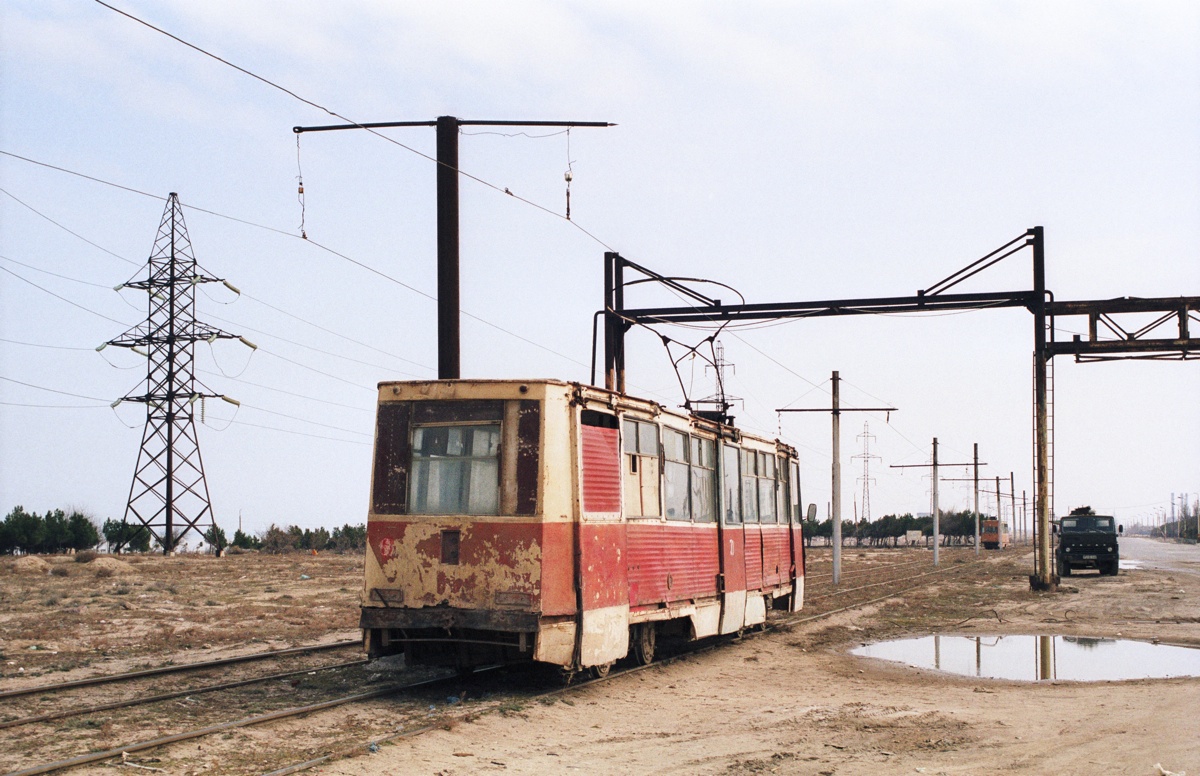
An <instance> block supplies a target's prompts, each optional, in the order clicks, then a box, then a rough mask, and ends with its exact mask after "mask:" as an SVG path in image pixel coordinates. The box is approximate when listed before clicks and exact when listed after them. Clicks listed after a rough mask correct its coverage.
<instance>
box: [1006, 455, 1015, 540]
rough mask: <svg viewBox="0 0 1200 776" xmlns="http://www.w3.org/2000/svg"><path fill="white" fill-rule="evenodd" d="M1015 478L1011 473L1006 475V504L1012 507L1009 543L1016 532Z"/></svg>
mask: <svg viewBox="0 0 1200 776" xmlns="http://www.w3.org/2000/svg"><path fill="white" fill-rule="evenodd" d="M1016 483H1017V478H1016V475H1015V474H1014V473H1013V472H1009V473H1008V503H1009V506H1011V507H1012V512H1011V514H1012V525H1011V526H1009V541H1012V534H1013V533H1016V531H1017V484H1016Z"/></svg>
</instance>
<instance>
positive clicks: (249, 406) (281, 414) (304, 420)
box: [242, 402, 373, 437]
mask: <svg viewBox="0 0 1200 776" xmlns="http://www.w3.org/2000/svg"><path fill="white" fill-rule="evenodd" d="M242 406H243V407H245V408H247V409H251V410H256V411H258V412H265V413H267V414H268V415H277V416H278V417H281V418H288V419H289V420H296V421H299V422H301V423H309V424H311V425H314V426H321V427H322V428H329V429H333V430H334V431H344V432H346V433H347V434H355V435H356V436H364V437H371V436H373V435H372V434H367V433H364V432H362V431H354V430H353V429H349V428H342V427H341V426H333V425H330V424H328V423H321V422H319V421H316V420H308V419H307V418H301V417H297V416H296V415H288V414H287V413H285V412H276V411H275V410H268V409H264V408H262V407H255V406H254V405H253V404H246V403H245V402H242Z"/></svg>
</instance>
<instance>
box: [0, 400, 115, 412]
mask: <svg viewBox="0 0 1200 776" xmlns="http://www.w3.org/2000/svg"><path fill="white" fill-rule="evenodd" d="M0 405H4V406H5V407H33V408H37V409H52V410H102V409H104V405H103V404H22V403H20V402H15V401H0Z"/></svg>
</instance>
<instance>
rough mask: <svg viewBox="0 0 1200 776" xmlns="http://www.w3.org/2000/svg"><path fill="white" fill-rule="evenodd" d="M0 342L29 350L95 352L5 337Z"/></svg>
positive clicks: (0, 338)
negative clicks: (21, 346) (46, 349)
mask: <svg viewBox="0 0 1200 776" xmlns="http://www.w3.org/2000/svg"><path fill="white" fill-rule="evenodd" d="M0 342H8V343H11V344H13V345H25V346H27V347H31V348H49V349H50V350H83V351H87V350H95V348H72V347H68V346H66V345H43V344H41V343H40V342H22V341H21V340H15V339H8V338H7V337H0Z"/></svg>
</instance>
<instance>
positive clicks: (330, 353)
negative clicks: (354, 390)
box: [208, 313, 417, 377]
mask: <svg viewBox="0 0 1200 776" xmlns="http://www.w3.org/2000/svg"><path fill="white" fill-rule="evenodd" d="M208 317H209V318H212V319H213V320H214V321H221V322H222V323H228V324H232V325H234V326H238V327H240V328H242V329H245V330H246V331H251V332H254V333H255V334H262V335H263V336H266V337H272V338H274V339H277V340H279V341H281V342H286V343H288V344H289V345H295V346H297V347H301V348H307V349H308V350H312V351H315V352H317V353H322V354H324V355H326V356H333V357H334V358H341V359H345V360H346V361H353V362H354V363H356V364H362V365H364V366H371V367H375V368H376V369H386V370H394V368H393V367H390V366H384V365H383V364H373V363H371V362H370V361H363V360H361V359H357V358H354V357H352V356H344V355H342V354H341V353H334V352H333V351H331V350H322V349H321V348H318V347H315V346H313V345H307V344H305V343H303V342H297V341H296V340H291V339H288V338H287V337H281V336H279V335H278V334H271V333H269V332H265V331H263V330H261V329H255V328H253V327H251V326H246V325H245V324H242V323H238V322H237V321H231V320H230V319H228V318H222V317H221V316H219V315H212V314H211V313H210V314H209V316H208ZM389 355H390V354H389ZM394 371H397V372H399V373H400V374H402V375H406V376H408V377H417V375H414V374H412V373H410V372H402V371H400V370H394Z"/></svg>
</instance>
